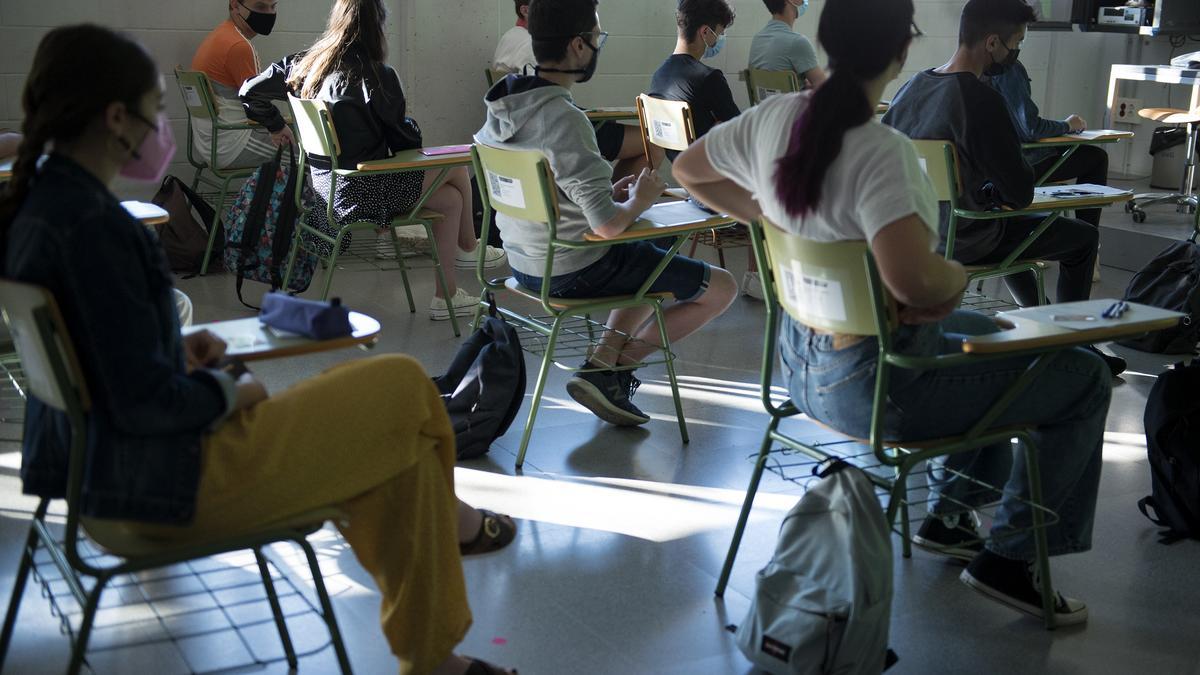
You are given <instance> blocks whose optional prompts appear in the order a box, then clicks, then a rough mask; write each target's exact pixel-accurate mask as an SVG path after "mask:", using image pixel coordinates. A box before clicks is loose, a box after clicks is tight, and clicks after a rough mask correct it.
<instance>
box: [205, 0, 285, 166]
mask: <svg viewBox="0 0 1200 675" xmlns="http://www.w3.org/2000/svg"><path fill="white" fill-rule="evenodd" d="M224 1H225V2H227V3H228V4H229V18H228V19H226V20H225V21H223V22H221V25H219V26H217V27H216V28H215V29H213V31H212V32H211V33H209V34H208V36H207V37H205V38H204V41H203V42H201V43H200V47H199V48H198V49H197V50H196V55H195V56H193V57H192V67H191V69H192V70H195V71H199V72H202V73H204V74H205V75H207V76H208V80H209V82H210V83H211V84H212V88H213V94H214V95H215V96H216V100H215V101H214V104H215V105H216V107H217V116H218V117H219V118H220V121H221V122H222V123H224V124H245V123H246V113H245V112H243V110H242V102H241V101H240V100H239V99H238V90H239V89H241V87H242V84H243V83H244V82H245V81H246V80H248V79H250V78H252V77H254V76H255V75H257V74H258V73H259V71H261V70H262V68H261V67H259V64H258V52H256V51H255V50H254V45H252V44H250V41H251V40H253V39H254V37H255V36H256V35H270V34H271V31H272V29H273V28H274V27H275V17H276V5H278V4H279V3H278V1H277V0H224ZM192 135H193V136H194V138H195V152H196V153H197V154H198V155H199V157H200V158H202V160H203V161H206V162H207V161H208V158H209V155H210V153H211V152H212V138H213V134H212V128H211V127H210V126H209V125H207V124H193V125H192ZM217 141H218V146H219V147H218V148H217V163H218V164H220V165H221V167H222V168H228V167H247V166H258V165H259V164H262V163H263V162H265V161H267V160H268V159H270V158H271V157H273V156H274V155H275V148H276V147H278V146H281V145H284V144H285V143H286V144H292V143H295V139H294V138H292V130H291V129H289V128H288V127H286V126H284V127H282V128H279V129H276V130H275V131H273V132H268V131H267V130H265V129H234V130H230V129H224V130H221V131H219V132H218V135H217Z"/></svg>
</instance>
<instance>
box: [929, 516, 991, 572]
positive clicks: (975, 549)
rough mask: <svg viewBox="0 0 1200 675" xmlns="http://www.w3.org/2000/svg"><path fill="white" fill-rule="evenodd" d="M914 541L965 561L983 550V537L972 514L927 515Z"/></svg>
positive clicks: (939, 552) (930, 549)
mask: <svg viewBox="0 0 1200 675" xmlns="http://www.w3.org/2000/svg"><path fill="white" fill-rule="evenodd" d="M964 521H965V522H964ZM912 542H913V543H914V544H916V545H917V546H920V547H921V548H923V549H925V550H926V551H929V552H931V553H936V554H938V555H944V556H948V557H950V558H957V559H958V560H962V561H964V562H971V560H973V559H974V558H975V556H976V555H978V554H979V553H980V552H982V551H983V538H982V537H980V536H979V533H978V532H977V531H976V530H975V523H974V519H972V518H971V517H970V516H963V517H960V516H949V517H943V516H933V515H930V516H926V517H925V522H923V523H921V529H919V530H917V533H916V534H915V535H913V538H912Z"/></svg>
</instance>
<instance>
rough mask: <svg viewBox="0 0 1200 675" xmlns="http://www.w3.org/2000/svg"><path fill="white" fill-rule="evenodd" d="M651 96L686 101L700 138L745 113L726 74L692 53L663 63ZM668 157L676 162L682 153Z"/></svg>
mask: <svg viewBox="0 0 1200 675" xmlns="http://www.w3.org/2000/svg"><path fill="white" fill-rule="evenodd" d="M650 95H651V96H654V97H655V98H663V99H667V100H669V101H686V102H687V103H688V105H690V106H691V108H692V117H693V118H694V122H695V124H696V138H700V137H701V136H703V135H704V134H706V133H708V130H709V129H712V128H713V127H714V126H716V125H717V124H718V123H720V122H726V121H728V120H731V119H733V118H735V117H737V116H738V115H739V114H740V113H741V111H740V110H738V107H737V103H734V102H733V92H731V91H729V83H728V82H726V81H725V74H724V73H722V72H721V71H719V70H717V69H716V68H709V67H708V66H706V65H704V64H703V63H700V61H698V60H696V59H694V58H692V57H691V56H690V55H688V54H672V55H670V56H668V57H667V60H666V61H663V64H662V65H661V66H659V68H658V70H656V71H655V72H654V77H653V78H652V79H651V80H650ZM667 154H668V156H670V157H671V159H672V160H674V159H675V157H674V155H676V154H678V153H674V152H668V153H667Z"/></svg>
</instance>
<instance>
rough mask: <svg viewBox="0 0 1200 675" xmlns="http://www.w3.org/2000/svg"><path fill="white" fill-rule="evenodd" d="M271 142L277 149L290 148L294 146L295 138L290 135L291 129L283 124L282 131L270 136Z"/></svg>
mask: <svg viewBox="0 0 1200 675" xmlns="http://www.w3.org/2000/svg"><path fill="white" fill-rule="evenodd" d="M271 142H272V143H274V144H275V147H277V148H283V147H291V146H293V145H295V144H296V137H295V135H293V134H292V128H291V127H289V126H287V125H286V124H285V125H284V127H283V128H282V129H280V130H279V131H276V132H275V133H273V134H271Z"/></svg>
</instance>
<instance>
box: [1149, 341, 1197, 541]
mask: <svg viewBox="0 0 1200 675" xmlns="http://www.w3.org/2000/svg"><path fill="white" fill-rule="evenodd" d="M1197 391H1200V363H1193V364H1191V365H1184V364H1182V363H1178V364H1175V367H1174V368H1173V369H1171V370H1168V371H1167V372H1165V373H1163V374H1162V375H1160V376H1159V378H1158V381H1157V382H1155V383H1154V388H1153V389H1151V390H1150V396H1149V398H1147V400H1146V418H1145V422H1146V450H1147V452H1148V454H1149V455H1150V485H1151V489H1152V490H1153V492H1152V494H1151V495H1150V496H1149V497H1146V498H1144V499H1142V500H1141V501H1139V502H1138V508H1139V509H1141V511H1142V514H1143V515H1145V516H1146V517H1147V518H1149V519H1150V520H1151V521H1153V522H1154V524H1156V525H1161V526H1163V527H1165V528H1167V529H1166V530H1164V531H1163V532H1162V533H1161V535H1160V536H1161V539H1160V541H1162V542H1163V543H1164V544H1171V543H1174V542H1176V541H1179V540H1180V539H1184V538H1187V537H1191V538H1192V539H1200V396H1197V395H1196V392H1197ZM1151 511H1153V512H1154V515H1150V512H1151Z"/></svg>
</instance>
